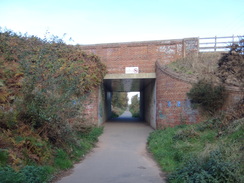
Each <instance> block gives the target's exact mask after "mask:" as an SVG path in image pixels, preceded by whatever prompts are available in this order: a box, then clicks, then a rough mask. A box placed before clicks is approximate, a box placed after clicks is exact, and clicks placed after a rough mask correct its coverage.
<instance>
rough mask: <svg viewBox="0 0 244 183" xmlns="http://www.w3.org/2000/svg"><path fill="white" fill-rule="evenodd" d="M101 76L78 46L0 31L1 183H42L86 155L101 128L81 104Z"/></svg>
mask: <svg viewBox="0 0 244 183" xmlns="http://www.w3.org/2000/svg"><path fill="white" fill-rule="evenodd" d="M47 36H48V35H47ZM47 36H46V37H47ZM105 73H106V67H105V66H104V65H103V64H102V63H101V62H100V60H99V58H98V57H97V56H95V55H89V54H86V53H84V52H82V51H81V50H80V48H79V46H71V45H66V44H65V43H64V42H63V41H62V40H61V39H59V38H57V37H53V36H51V37H50V38H49V39H47V38H45V39H43V40H42V39H40V38H37V37H34V36H26V35H24V36H23V35H19V34H16V33H14V32H11V31H2V30H1V29H0V182H1V183H43V182H48V181H49V180H51V179H52V178H53V176H54V175H55V174H57V173H58V172H59V171H61V170H66V169H68V168H71V167H72V165H73V163H74V162H77V161H79V160H80V159H81V158H82V157H83V156H84V155H85V154H86V153H87V152H89V150H90V149H91V148H92V147H93V146H94V144H95V142H96V141H97V139H98V136H99V135H100V134H101V133H102V128H97V127H95V126H94V125H91V121H90V119H87V118H86V115H85V114H86V113H85V104H89V94H90V93H91V92H92V91H93V90H94V89H95V88H97V87H98V86H99V85H100V83H101V82H102V80H103V77H104V75H105Z"/></svg>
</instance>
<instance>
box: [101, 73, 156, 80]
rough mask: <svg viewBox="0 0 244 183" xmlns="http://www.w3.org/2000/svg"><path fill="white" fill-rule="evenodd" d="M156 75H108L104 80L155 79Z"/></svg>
mask: <svg viewBox="0 0 244 183" xmlns="http://www.w3.org/2000/svg"><path fill="white" fill-rule="evenodd" d="M155 78H156V73H155V72H153V73H138V74H106V76H105V77H104V79H155Z"/></svg>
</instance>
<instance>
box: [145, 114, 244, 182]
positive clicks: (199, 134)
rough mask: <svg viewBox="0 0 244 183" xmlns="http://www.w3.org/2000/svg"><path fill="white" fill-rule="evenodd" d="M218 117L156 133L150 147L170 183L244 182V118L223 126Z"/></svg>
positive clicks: (149, 140) (149, 139) (151, 139)
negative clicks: (243, 141) (220, 124)
mask: <svg viewBox="0 0 244 183" xmlns="http://www.w3.org/2000/svg"><path fill="white" fill-rule="evenodd" d="M217 121H218V120H216V119H211V120H208V121H205V122H202V123H200V124H195V125H188V126H186V125H182V126H176V127H174V128H166V129H163V130H156V131H154V132H152V133H151V134H150V136H149V138H148V149H149V151H150V152H152V154H153V156H154V158H155V159H156V161H157V162H158V163H159V165H160V166H161V168H162V170H163V171H165V172H166V173H167V178H168V181H169V182H170V183H184V182H187V183H189V182H209V183H210V182H216V183H220V182H244V176H243V175H244V174H243V173H244V165H243V143H242V140H243V137H244V136H243V129H244V118H242V119H239V120H236V121H234V122H233V123H231V124H230V125H229V126H228V127H226V128H224V129H223V128H221V127H220V126H218V125H219V123H218V122H217Z"/></svg>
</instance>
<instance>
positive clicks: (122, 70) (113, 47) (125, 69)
mask: <svg viewBox="0 0 244 183" xmlns="http://www.w3.org/2000/svg"><path fill="white" fill-rule="evenodd" d="M198 48H199V39H198V38H187V39H177V40H160V41H144V42H128V43H109V44H95V45H83V46H81V49H82V50H84V51H85V52H88V53H94V54H96V55H98V56H100V58H101V61H102V62H103V63H104V64H105V65H106V66H107V69H108V74H107V75H106V76H105V78H104V82H103V85H102V86H101V87H100V88H99V89H98V90H97V91H96V92H94V93H93V94H92V97H91V99H92V102H91V103H89V105H88V106H87V113H88V114H89V118H90V119H91V120H92V121H93V123H94V124H98V125H100V124H102V123H103V122H105V121H107V120H108V119H109V118H110V116H111V94H112V92H115V91H125V92H129V91H139V92H140V103H141V105H140V106H141V109H140V115H141V118H142V119H144V120H145V121H146V122H147V123H149V124H150V125H151V126H152V127H153V128H155V129H156V128H160V127H163V126H174V125H178V124H180V123H182V122H185V123H196V122H198V121H199V114H198V111H197V110H193V109H192V108H191V107H190V101H189V100H188V99H187V96H186V93H187V92H188V91H189V89H190V88H191V84H190V81H188V80H182V79H181V78H180V77H178V76H177V75H175V74H174V73H170V72H169V71H167V70H165V69H163V68H164V66H165V65H166V64H168V63H170V62H172V61H175V60H176V59H177V58H181V57H184V56H186V55H188V54H190V53H193V52H196V53H197V52H198ZM131 69H132V70H131Z"/></svg>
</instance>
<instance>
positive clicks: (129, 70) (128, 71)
mask: <svg viewBox="0 0 244 183" xmlns="http://www.w3.org/2000/svg"><path fill="white" fill-rule="evenodd" d="M138 73H139V68H138V67H125V74H138Z"/></svg>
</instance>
